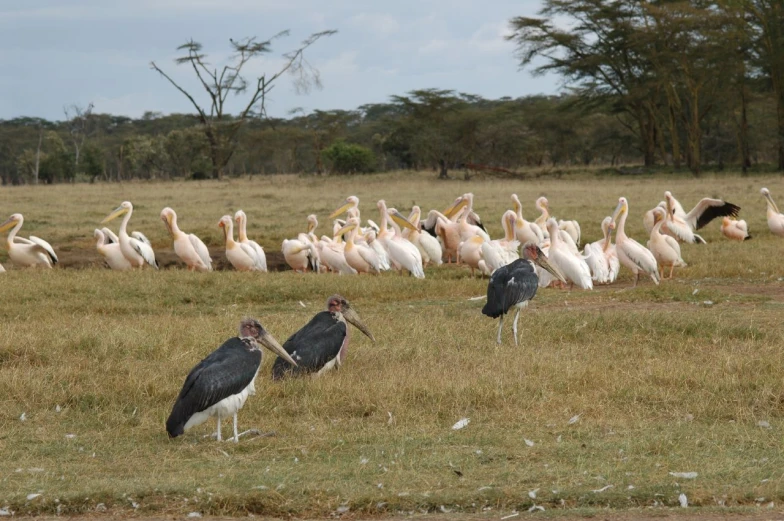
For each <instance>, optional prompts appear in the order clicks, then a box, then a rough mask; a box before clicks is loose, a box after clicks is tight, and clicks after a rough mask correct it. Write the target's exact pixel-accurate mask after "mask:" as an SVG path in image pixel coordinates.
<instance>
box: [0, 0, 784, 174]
mask: <svg viewBox="0 0 784 521" xmlns="http://www.w3.org/2000/svg"><path fill="white" fill-rule="evenodd" d="M553 20H561V21H564V20H566V21H567V23H558V24H555V23H554V22H553ZM511 26H512V29H513V33H512V34H511V35H510V36H509V39H510V40H513V41H514V42H515V43H516V44H517V55H518V57H519V59H520V63H521V65H523V66H527V65H530V64H533V63H535V64H537V65H538V67H537V71H538V72H554V73H556V74H559V75H560V76H561V77H562V78H563V79H564V80H565V82H566V83H567V84H569V85H570V86H571V87H572V88H571V90H570V91H569V93H568V94H566V95H561V96H529V97H523V98H516V99H513V98H501V99H497V100H487V99H484V98H481V97H479V96H475V95H471V94H464V93H458V92H455V91H451V90H439V89H424V90H417V91H412V92H409V93H407V94H406V95H401V96H393V97H392V98H391V99H390V101H389V102H388V103H379V104H371V105H363V106H360V107H359V108H358V109H356V110H350V111H343V110H333V111H314V112H312V113H310V114H304V113H302V111H300V112H294V113H293V114H292V116H291V117H290V118H287V119H272V118H260V117H253V116H252V114H251V111H246V112H245V113H243V114H242V115H240V116H229V115H223V114H221V113H220V111H218V112H217V115H216V113H215V111H214V110H213V111H212V112H209V115H208V114H207V112H205V111H203V110H201V109H200V111H201V118H200V117H199V115H196V114H194V115H183V114H172V115H168V116H165V115H162V114H159V113H146V114H145V115H144V116H143V117H141V118H139V119H131V118H127V117H123V116H112V115H109V114H97V113H94V112H93V110H92V105H90V106H88V107H86V108H82V107H76V106H73V107H70V108H69V109H67V110H66V118H65V120H64V121H59V122H50V121H46V120H41V119H36V118H17V119H13V120H8V121H0V177H2V182H3V184H22V183H36V182H43V183H55V182H73V181H94V180H99V179H100V180H105V181H118V180H127V179H169V178H206V177H221V176H224V175H229V176H232V175H235V176H236V175H249V174H252V175H264V174H274V173H313V174H324V173H329V174H335V173H366V172H374V171H386V170H393V169H417V170H423V169H433V170H434V171H435V172H437V173H438V176H439V177H448V176H449V171H450V170H452V169H458V168H468V169H471V170H483V171H485V172H488V173H499V174H503V175H508V174H514V173H515V171H516V170H517V169H520V168H524V167H541V166H567V165H586V166H587V165H597V164H598V165H610V166H615V165H619V164H621V163H623V164H630V163H631V164H642V165H644V166H646V167H652V166H654V165H664V166H668V167H672V168H674V169H679V168H685V169H688V170H690V171H691V172H693V173H694V175H699V174H700V171H701V170H703V169H704V168H705V167H709V168H712V169H723V168H725V167H728V166H731V167H733V168H738V169H742V170H743V171H744V172H745V171H746V170H747V169H748V168H752V167H755V166H760V165H774V167H776V168H777V169H778V170H784V2H782V0H715V1H710V0H709V1H702V0H690V1H657V2H650V1H647V0H613V1H605V0H573V1H568V2H566V1H563V0H544V2H543V8H542V10H541V11H540V17H539V18H524V17H521V18H515V19H513V20H511ZM329 33H330V34H331V32H329ZM317 36H318V35H317ZM254 41H255V40H253V39H251V40H247V41H246V42H245V43H242V44H238V43H237V42H232V43H233V44H234V45H235V46H237V45H239V47H238V48H241V49H243V50H245V51H246V52H247V48H248V45H262V46H263V45H266V43H261V44H255V43H253V42H254ZM248 42H250V43H248ZM312 42H315V40H312ZM188 45H191V46H194V48H195V49H196V51H198V52H195V51H194V53H192V54H191V55H189V57H186V58H181V59H180V61H181V62H182V60H185V62H188V60H197V61H198V60H199V59H200V57H201V56H202V55H201V54H200V52H201V51H200V49H201V46H200V45H199V44H196V43H193V42H191V43H190V44H188ZM308 45H309V44H308ZM186 47H187V46H186ZM253 48H254V49H255V47H253ZM259 49H261V50H257V52H262V51H263V50H265V49H266V47H260V48H259ZM242 63H244V62H242ZM205 70H206V69H205ZM230 70H231V69H230ZM237 70H239V69H237ZM170 81H171V80H170ZM520 81H521V82H524V81H526V75H524V74H521V75H520ZM208 87H209V85H207V84H205V88H207V90H208V91H210V92H211V95H213V101H215V99H216V98H215V97H214V96H216V94H215V93H216V92H217V93H218V94H219V95H218V98H217V99H218V100H220V99H222V98H220V96H223V95H227V93H229V92H230V91H231V88H230V87H227V86H225V85H223V84H221V83H220V82H218V81H217V80H216V82H214V85H213V86H212V87H209V88H208ZM326 88H338V87H336V86H330V85H327V86H326ZM513 88H514V86H510V89H513ZM221 89H222V90H221ZM221 92H222V94H220V93H221ZM253 99H255V98H252V99H251V104H252V103H253ZM216 106H220V107H222V106H223V105H222V102H221V103H220V104H216V103H213V109H214V108H215V107H216ZM249 108H250V105H249ZM260 112H261V113H263V110H261V111H260Z"/></svg>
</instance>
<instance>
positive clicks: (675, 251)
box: [648, 207, 686, 279]
mask: <svg viewBox="0 0 784 521" xmlns="http://www.w3.org/2000/svg"><path fill="white" fill-rule="evenodd" d="M665 213H666V211H665V210H663V209H661V208H659V207H656V208H655V209H654V211H653V230H651V238H650V240H649V241H648V249H649V250H650V251H651V253H653V257H654V258H655V259H656V263H657V264H658V265H659V269H660V270H661V275H660V278H661V279H664V268H666V267H667V266H669V267H670V276H669V278H670V279H672V273H673V270H674V269H675V268H676V267H679V268H683V267H686V263H685V262H684V261H683V258H682V257H681V246H680V244H678V241H676V240H675V238H673V237H670V236H669V235H664V234H663V233H661V228H662V225H663V224H664V222H665V220H666V215H665Z"/></svg>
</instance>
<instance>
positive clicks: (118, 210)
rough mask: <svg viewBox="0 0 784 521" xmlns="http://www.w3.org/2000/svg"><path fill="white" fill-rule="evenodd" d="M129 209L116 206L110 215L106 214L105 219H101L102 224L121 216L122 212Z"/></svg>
mask: <svg viewBox="0 0 784 521" xmlns="http://www.w3.org/2000/svg"><path fill="white" fill-rule="evenodd" d="M127 211H128V210H126V209H125V208H123V207H122V206H118V207H117V208H115V209H114V210H113V211H112V213H110V214H109V215H107V216H106V218H105V219H104V220H103V221H101V224H106V223H108V222H109V221H111V220H112V219H116V218H117V217H119V216H121V215H122V214H124V213H125V212H127Z"/></svg>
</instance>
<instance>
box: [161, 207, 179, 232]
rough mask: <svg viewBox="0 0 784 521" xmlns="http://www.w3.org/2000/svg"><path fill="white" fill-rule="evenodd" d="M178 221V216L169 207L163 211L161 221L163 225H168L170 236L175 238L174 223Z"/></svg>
mask: <svg viewBox="0 0 784 521" xmlns="http://www.w3.org/2000/svg"><path fill="white" fill-rule="evenodd" d="M176 219H177V214H176V213H174V210H172V209H171V208H169V207H168V206H167V207H166V208H164V209H163V210H161V221H163V224H165V225H166V229H167V230H169V235H171V236H172V237H174V225H173V224H172V222H173V221H175V220H176Z"/></svg>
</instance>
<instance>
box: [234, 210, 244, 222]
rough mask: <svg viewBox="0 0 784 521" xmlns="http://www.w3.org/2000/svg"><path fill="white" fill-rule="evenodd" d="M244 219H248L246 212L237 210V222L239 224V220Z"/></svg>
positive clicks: (235, 218)
mask: <svg viewBox="0 0 784 521" xmlns="http://www.w3.org/2000/svg"><path fill="white" fill-rule="evenodd" d="M243 219H247V216H246V215H245V212H243V211H242V210H237V211H236V212H235V213H234V220H235V221H236V222H237V224H239V222H240V221H242V220H243Z"/></svg>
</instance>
